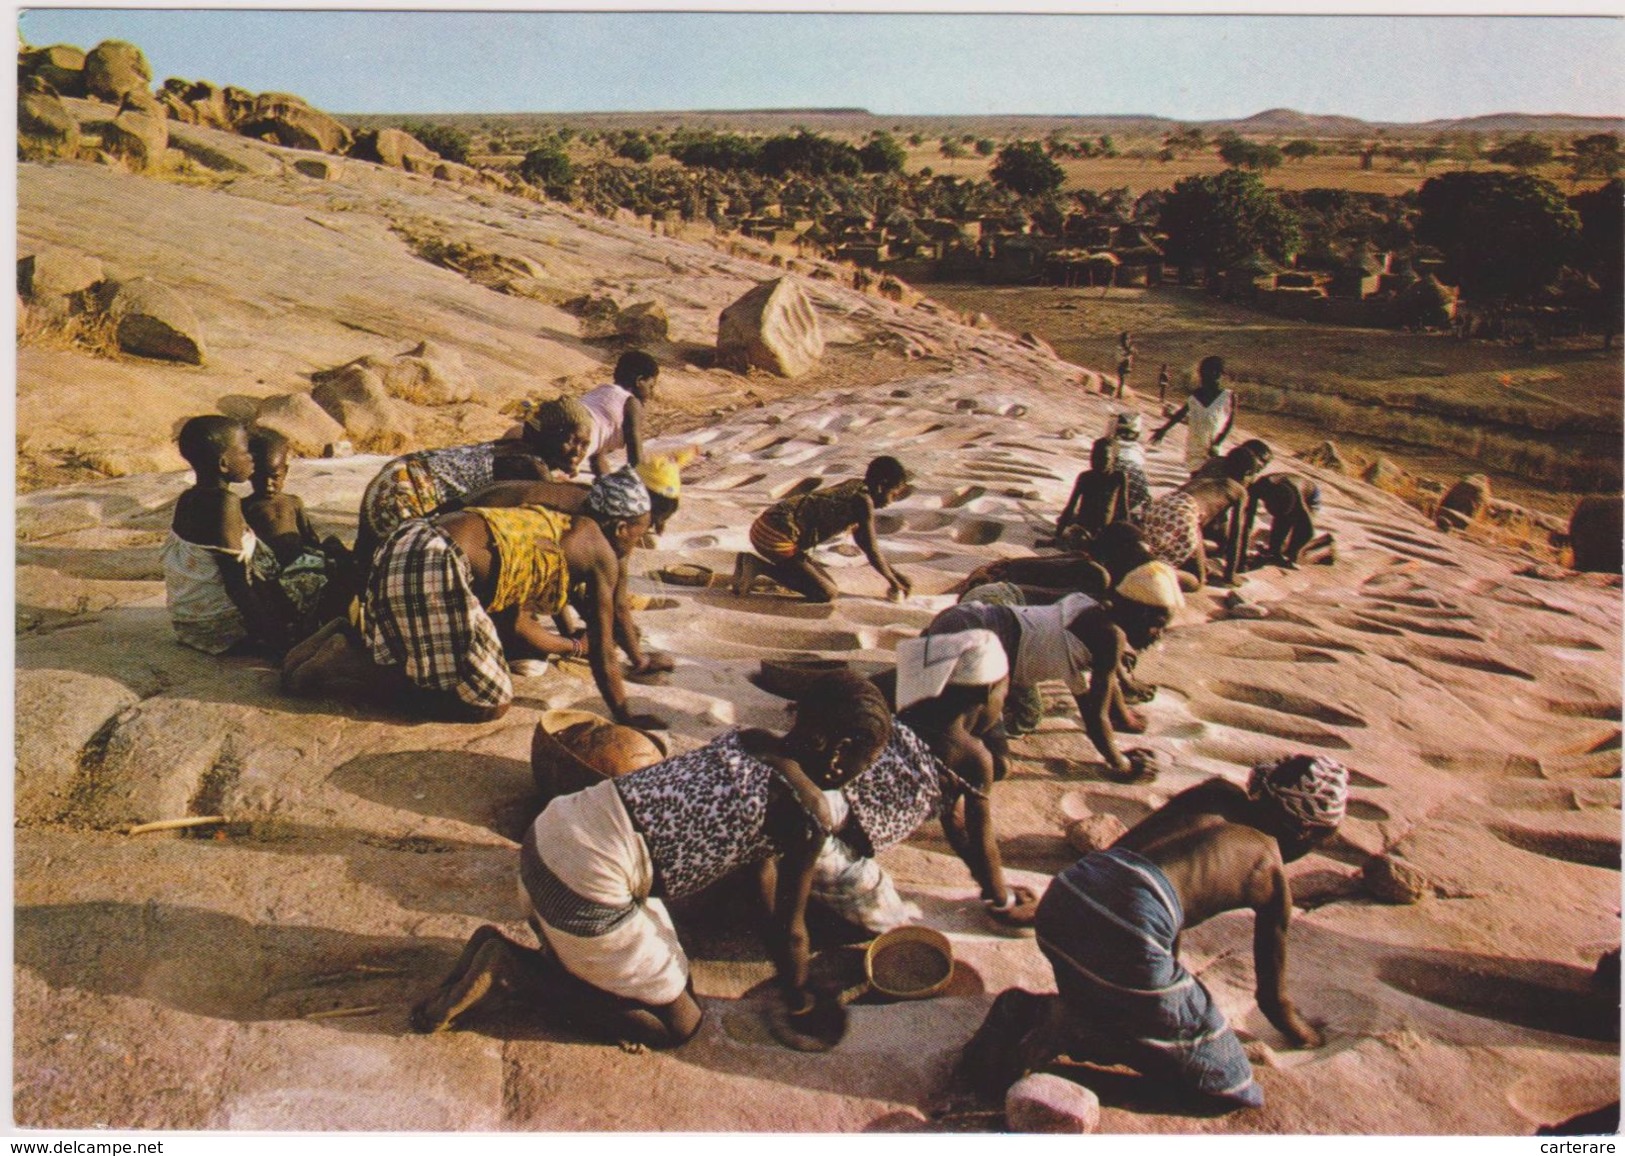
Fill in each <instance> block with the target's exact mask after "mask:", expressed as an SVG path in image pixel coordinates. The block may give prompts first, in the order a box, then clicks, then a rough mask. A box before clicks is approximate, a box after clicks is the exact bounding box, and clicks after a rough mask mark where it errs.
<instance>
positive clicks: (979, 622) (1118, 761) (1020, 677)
mask: <svg viewBox="0 0 1625 1156" xmlns="http://www.w3.org/2000/svg"><path fill="white" fill-rule="evenodd" d="M971 597H972V596H971V595H970V594H967V595H966V600H965V601H963V602H961V603H960V604H959V605H958V606H952V607H949V608H948V609H947V610H944V611H943V612H942V613H940V614H938V615H937V617H936V618H935V619H933V620H932V622H931V624H930V625H929V626H927V627H926V630H925V632H926V633H927V634H953V633H957V632H959V631H962V630H971V629H984V630H988V631H991V632H992V633H993V634H994V635H996V636H997V637H998V639H999V641H1000V643H1001V645H1002V646H1003V648H1004V651H1005V655H1006V658H1007V659H1008V660H1009V663H1010V682H1011V686H1012V694H1014V693H1016V692H1018V691H1021V690H1024V689H1025V690H1030V689H1032V688H1036V687H1037V686H1038V684H1039V683H1041V682H1050V681H1055V682H1061V683H1063V684H1064V685H1065V686H1066V688H1067V690H1069V691H1071V693H1072V695H1073V698H1074V700H1075V701H1076V702H1077V705H1078V713H1079V714H1080V716H1081V717H1082V719H1083V725H1084V729H1085V730H1086V731H1088V733H1089V738H1090V740H1091V741H1093V743H1094V744H1095V746H1096V748H1097V749H1098V750H1099V751H1100V753H1101V754H1102V755H1103V756H1104V757H1105V760H1106V764H1107V768H1108V769H1109V770H1110V772H1111V773H1112V774H1114V775H1116V776H1118V777H1119V778H1124V779H1130V778H1138V777H1140V776H1141V775H1142V774H1144V772H1145V766H1144V763H1143V760H1131V759H1129V758H1128V757H1127V756H1125V755H1124V754H1123V753H1121V752H1120V751H1119V750H1118V748H1117V741H1116V734H1115V731H1116V730H1127V731H1131V732H1136V731H1138V730H1140V729H1143V724H1141V723H1140V722H1139V720H1138V719H1137V718H1136V717H1135V716H1134V715H1132V714H1131V713H1130V712H1129V710H1128V706H1127V704H1126V703H1125V702H1124V699H1123V690H1122V685H1121V673H1122V666H1123V663H1124V660H1125V659H1126V658H1128V656H1130V655H1132V654H1133V653H1135V652H1136V651H1138V650H1143V649H1144V648H1145V647H1147V646H1149V645H1151V643H1153V642H1154V641H1156V639H1157V638H1158V637H1159V636H1160V635H1161V633H1162V631H1163V629H1164V628H1165V627H1166V626H1167V625H1168V622H1169V620H1170V619H1171V618H1172V616H1173V614H1174V613H1175V612H1176V611H1177V610H1178V609H1180V608H1181V607H1182V606H1184V604H1185V600H1184V595H1183V594H1181V593H1180V589H1179V580H1178V578H1177V577H1176V576H1175V574H1174V572H1173V570H1172V569H1171V568H1169V567H1168V566H1166V565H1163V564H1162V563H1160V562H1154V561H1153V562H1147V563H1144V564H1143V565H1141V566H1138V567H1136V568H1135V569H1133V570H1131V571H1130V572H1129V573H1127V574H1126V575H1124V577H1123V580H1122V581H1121V582H1120V583H1118V586H1117V588H1116V589H1115V590H1114V591H1113V592H1112V593H1111V594H1110V595H1109V596H1107V597H1106V598H1105V599H1103V600H1099V601H1097V600H1096V599H1094V598H1091V597H1089V596H1088V595H1086V594H1076V593H1074V594H1067V595H1066V596H1064V597H1063V598H1061V599H1060V600H1058V601H1056V602H1053V603H1050V604H1048V605H1040V606H1025V605H1019V604H1018V605H999V604H995V603H987V602H980V601H971ZM987 740H988V742H987V745H988V746H989V749H990V751H991V753H992V755H993V758H994V760H995V764H996V765H997V766H999V767H1000V768H1002V767H1003V765H1004V763H1005V761H1006V748H1005V741H1006V734H1005V732H1004V731H1003V729H1002V728H1000V729H997V730H995V731H993V732H990V733H989V735H988V736H987ZM998 777H1000V778H1002V777H1003V774H1002V771H1001V773H1000V774H999V776H998Z"/></svg>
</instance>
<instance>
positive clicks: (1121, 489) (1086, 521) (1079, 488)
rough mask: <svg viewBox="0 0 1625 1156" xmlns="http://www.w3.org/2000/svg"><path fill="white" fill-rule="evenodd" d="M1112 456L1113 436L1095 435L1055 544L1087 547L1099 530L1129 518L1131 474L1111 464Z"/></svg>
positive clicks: (1057, 526) (1057, 525) (1058, 526)
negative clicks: (1085, 466)
mask: <svg viewBox="0 0 1625 1156" xmlns="http://www.w3.org/2000/svg"><path fill="white" fill-rule="evenodd" d="M1111 456H1112V439H1111V438H1104V437H1103V438H1096V439H1095V444H1094V447H1093V448H1092V449H1091V450H1090V453H1089V468H1088V469H1087V470H1084V471H1083V472H1082V473H1080V474H1079V475H1078V477H1077V480H1076V481H1075V482H1074V483H1073V484H1072V496H1071V497H1070V498H1068V499H1067V502H1066V508H1065V509H1064V510H1062V511H1061V516H1060V517H1059V518H1058V519H1056V522H1055V539H1054V543H1055V544H1056V545H1059V546H1063V547H1065V548H1067V549H1072V550H1081V549H1086V548H1087V547H1088V544H1089V542H1090V541H1091V540H1092V539H1093V538H1094V536H1095V535H1096V534H1098V533H1100V531H1102V530H1104V529H1105V528H1106V527H1107V526H1109V525H1111V524H1112V523H1113V522H1119V521H1123V520H1125V519H1127V518H1128V475H1127V474H1125V473H1124V472H1123V471H1122V470H1118V469H1113V468H1112V467H1111V464H1110V463H1111ZM1034 544H1035V545H1046V544H1047V543H1043V542H1037V543H1034Z"/></svg>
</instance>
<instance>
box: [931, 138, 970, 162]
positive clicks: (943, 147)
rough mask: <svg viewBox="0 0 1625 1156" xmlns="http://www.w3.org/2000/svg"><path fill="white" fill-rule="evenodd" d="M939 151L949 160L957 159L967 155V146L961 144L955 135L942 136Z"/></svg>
mask: <svg viewBox="0 0 1625 1156" xmlns="http://www.w3.org/2000/svg"><path fill="white" fill-rule="evenodd" d="M937 151H938V152H939V153H941V154H942V155H943V156H944V157H945V158H947V159H948V160H957V159H958V158H960V157H962V156H964V155H965V146H964V145H962V144H960V143H959V142H958V141H957V140H955V139H954V138H953V137H948V136H945V137H943V138H942V141H941V143H940V144H939V145H938V146H937Z"/></svg>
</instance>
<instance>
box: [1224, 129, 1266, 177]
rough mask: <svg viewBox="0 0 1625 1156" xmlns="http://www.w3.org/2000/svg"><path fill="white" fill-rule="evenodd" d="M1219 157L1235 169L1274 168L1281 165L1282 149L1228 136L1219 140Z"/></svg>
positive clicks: (1255, 169)
mask: <svg viewBox="0 0 1625 1156" xmlns="http://www.w3.org/2000/svg"><path fill="white" fill-rule="evenodd" d="M1219 159H1220V160H1222V161H1223V162H1224V163H1225V164H1227V165H1229V166H1230V167H1231V168H1233V169H1252V170H1254V171H1257V170H1260V169H1274V168H1279V167H1280V166H1281V150H1280V149H1278V148H1276V147H1275V146H1274V145H1268V144H1259V143H1258V142H1257V141H1250V140H1243V139H1242V138H1241V137H1239V136H1226V137H1225V138H1224V139H1223V140H1221V141H1220V142H1219Z"/></svg>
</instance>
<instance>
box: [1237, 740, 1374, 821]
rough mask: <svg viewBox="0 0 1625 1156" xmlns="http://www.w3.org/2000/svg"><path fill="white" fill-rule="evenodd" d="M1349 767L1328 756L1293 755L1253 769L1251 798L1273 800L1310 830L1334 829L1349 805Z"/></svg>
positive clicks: (1249, 794) (1250, 782)
mask: <svg viewBox="0 0 1625 1156" xmlns="http://www.w3.org/2000/svg"><path fill="white" fill-rule="evenodd" d="M1348 795H1349V773H1348V769H1347V768H1346V767H1344V766H1343V764H1342V763H1340V762H1338V761H1337V760H1336V759H1328V758H1326V757H1325V756H1324V755H1290V756H1288V757H1287V758H1284V759H1280V760H1277V761H1276V762H1273V763H1262V764H1260V765H1259V766H1256V767H1254V768H1253V773H1252V775H1251V776H1250V777H1249V778H1248V780H1247V797H1248V798H1250V799H1265V798H1267V799H1269V800H1270V801H1271V802H1273V803H1275V804H1276V805H1277V806H1279V807H1280V808H1281V809H1282V810H1283V811H1285V812H1286V814H1287V817H1288V818H1290V819H1291V820H1292V821H1293V822H1295V823H1297V824H1298V825H1299V826H1300V827H1304V828H1306V829H1313V828H1324V829H1326V830H1332V829H1333V828H1335V827H1336V826H1337V825H1338V824H1339V823H1341V822H1342V821H1343V812H1344V809H1345V808H1346V806H1347V804H1348Z"/></svg>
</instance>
